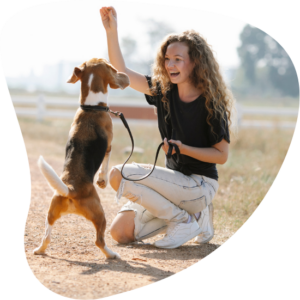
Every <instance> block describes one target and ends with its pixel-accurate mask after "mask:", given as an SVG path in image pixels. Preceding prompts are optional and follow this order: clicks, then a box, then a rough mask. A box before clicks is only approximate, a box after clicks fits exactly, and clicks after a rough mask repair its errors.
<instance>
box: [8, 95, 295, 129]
mask: <svg viewBox="0 0 300 300" xmlns="http://www.w3.org/2000/svg"><path fill="white" fill-rule="evenodd" d="M12 100H13V104H14V105H15V106H17V107H15V111H16V114H17V115H18V116H26V117H35V118H36V119H37V120H39V121H42V120H43V119H44V118H48V117H50V118H73V117H74V114H75V111H76V109H77V108H78V107H79V100H74V99H68V98H59V99H57V98H54V97H45V96H44V95H40V96H39V97H36V98H35V97H18V96H13V97H12ZM18 105H19V106H25V108H24V107H18ZM26 106H31V107H26ZM32 106H33V107H32ZM110 106H123V107H128V106H131V107H132V108H133V109H134V108H135V109H138V108H139V107H149V105H148V104H147V103H146V102H145V101H144V102H140V101H123V102H112V103H110ZM53 108H54V109H53ZM61 108H64V109H61ZM149 108H150V107H149ZM67 109H70V110H67ZM237 112H238V123H239V126H241V127H274V126H277V127H281V128H294V127H295V125H296V122H290V121H278V122H275V121H267V120H263V119H264V117H266V116H278V117H281V116H287V117H297V116H298V109H297V108H284V107H280V108H278V107H277V108H276V107H245V106H242V105H240V104H239V105H237ZM249 115H250V116H251V115H252V116H261V117H262V120H243V117H244V116H249Z"/></svg>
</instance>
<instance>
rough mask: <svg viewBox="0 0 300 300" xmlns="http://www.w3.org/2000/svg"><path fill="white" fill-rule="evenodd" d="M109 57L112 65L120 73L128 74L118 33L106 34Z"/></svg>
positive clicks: (110, 32)
mask: <svg viewBox="0 0 300 300" xmlns="http://www.w3.org/2000/svg"><path fill="white" fill-rule="evenodd" d="M106 38H107V48H108V56H109V60H110V62H111V64H112V65H113V66H114V67H115V68H116V69H117V70H118V71H120V72H124V73H126V65H125V61H124V58H123V55H122V52H121V48H120V44H119V39H118V32H117V31H109V32H106Z"/></svg>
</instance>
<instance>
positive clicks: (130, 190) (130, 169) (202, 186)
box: [114, 163, 219, 240]
mask: <svg viewBox="0 0 300 300" xmlns="http://www.w3.org/2000/svg"><path fill="white" fill-rule="evenodd" d="M151 167H152V166H151V165H149V168H147V167H145V166H142V165H139V164H136V163H132V164H128V165H125V167H124V169H123V174H124V175H125V176H126V177H128V178H133V179H137V178H141V177H142V176H144V175H146V174H147V173H149V172H150V168H151ZM114 168H116V169H118V170H119V171H121V168H122V165H117V166H114ZM218 187H219V184H218V182H217V181H216V180H214V179H211V178H208V177H205V176H201V175H196V174H192V175H190V176H187V175H184V174H183V173H181V172H178V171H174V170H170V169H167V168H162V167H155V170H154V171H153V173H152V174H151V175H150V176H149V177H147V178H146V179H143V180H141V181H136V182H133V181H128V180H125V179H122V181H121V183H120V187H119V190H118V192H117V195H116V197H117V199H120V198H121V197H126V198H127V199H129V200H130V201H129V202H128V203H126V204H125V205H124V206H123V207H122V208H121V210H120V211H119V213H121V212H124V211H134V212H135V219H134V222H135V230H134V236H135V238H136V240H142V239H146V238H149V237H152V236H154V235H156V234H159V233H162V232H163V231H164V229H166V227H167V225H168V222H184V221H186V220H187V218H188V214H195V213H197V212H200V211H202V210H203V209H204V208H206V207H207V206H208V205H209V204H210V203H211V202H212V199H213V197H214V196H215V194H216V192H217V190H218Z"/></svg>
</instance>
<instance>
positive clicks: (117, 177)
mask: <svg viewBox="0 0 300 300" xmlns="http://www.w3.org/2000/svg"><path fill="white" fill-rule="evenodd" d="M121 180H122V175H121V172H120V171H119V170H118V169H117V168H112V169H111V170H110V173H109V183H110V185H111V187H112V188H113V189H114V190H115V191H118V189H119V186H120V183H121Z"/></svg>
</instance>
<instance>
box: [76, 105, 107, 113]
mask: <svg viewBox="0 0 300 300" xmlns="http://www.w3.org/2000/svg"><path fill="white" fill-rule="evenodd" d="M80 108H81V109H82V110H84V111H91V110H97V111H106V112H108V111H109V107H108V106H100V105H80Z"/></svg>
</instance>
